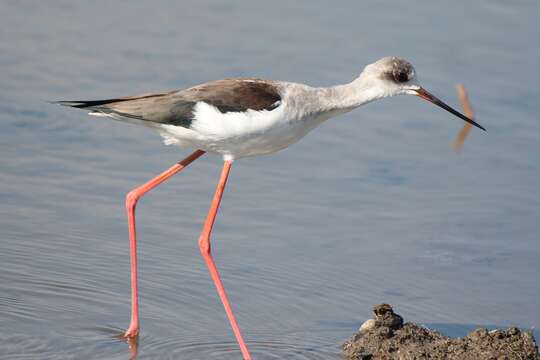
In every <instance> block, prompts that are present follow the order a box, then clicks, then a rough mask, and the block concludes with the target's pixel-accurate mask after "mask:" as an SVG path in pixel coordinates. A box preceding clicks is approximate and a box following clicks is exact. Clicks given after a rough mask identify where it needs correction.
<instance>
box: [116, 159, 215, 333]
mask: <svg viewBox="0 0 540 360" xmlns="http://www.w3.org/2000/svg"><path fill="white" fill-rule="evenodd" d="M204 153H205V152H204V151H202V150H197V151H195V152H194V153H193V154H191V155H189V156H188V157H187V158H185V159H184V160H182V161H180V162H179V163H176V164H174V166H172V167H170V168H169V169H167V170H166V171H164V172H162V173H161V174H159V175H158V176H156V177H155V178H153V179H152V180H150V181H148V182H147V183H145V184H144V185H141V186H139V187H137V188H135V189H133V190H131V191H130V192H129V193H128V194H127V196H126V210H127V216H128V226H129V250H130V255H131V321H130V323H129V327H128V329H127V330H126V332H125V333H124V336H125V337H136V336H137V335H138V334H139V328H140V327H139V297H138V291H137V233H136V229H135V207H136V206H137V201H138V200H139V199H140V198H141V197H142V196H143V195H144V194H146V193H147V192H149V191H150V190H152V189H153V188H155V187H156V186H158V185H159V184H161V183H162V182H164V181H165V180H167V179H168V178H170V177H171V176H173V175H174V174H177V173H178V172H180V171H181V170H182V169H184V168H185V167H186V166H188V165H189V164H191V163H192V162H193V161H195V160H197V159H198V158H199V157H200V156H201V155H203V154H204Z"/></svg>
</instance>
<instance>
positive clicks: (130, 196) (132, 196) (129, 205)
mask: <svg viewBox="0 0 540 360" xmlns="http://www.w3.org/2000/svg"><path fill="white" fill-rule="evenodd" d="M138 190H139V189H138V188H137V189H133V190H131V191H130V192H128V193H127V194H126V209H128V210H131V209H134V208H135V206H136V205H137V201H139V199H140V198H141V194H140V192H139V191H138Z"/></svg>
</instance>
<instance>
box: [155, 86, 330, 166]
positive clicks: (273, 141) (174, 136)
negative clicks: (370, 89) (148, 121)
mask: <svg viewBox="0 0 540 360" xmlns="http://www.w3.org/2000/svg"><path fill="white" fill-rule="evenodd" d="M295 90H297V89H295ZM302 90H304V89H302ZM297 91H298V90H297ZM304 91H305V90H304ZM287 95H290V92H289V94H285V95H284V96H283V99H282V102H281V104H280V105H279V106H278V107H276V108H275V109H273V110H271V111H268V110H261V111H256V110H248V111H246V112H227V113H222V112H220V111H219V110H218V109H217V108H215V107H214V106H212V105H209V104H207V103H204V102H199V103H197V105H196V106H195V109H194V110H195V111H194V120H193V122H192V124H191V126H190V129H186V128H183V127H178V126H174V125H161V130H160V133H161V134H162V136H163V137H164V138H165V143H166V144H176V145H179V146H189V147H196V148H199V149H202V150H206V151H209V152H214V153H219V154H222V155H223V156H224V157H225V158H227V159H237V158H241V157H246V156H254V155H262V154H269V153H273V152H276V151H279V150H281V149H284V148H286V147H287V146H289V145H291V144H293V143H295V142H297V141H298V140H300V139H301V138H302V137H304V136H305V135H306V134H307V133H308V132H309V131H310V130H312V129H314V128H315V127H316V126H317V125H319V124H320V123H321V122H323V121H324V120H326V119H328V118H329V117H330V116H331V115H330V114H326V113H321V112H317V111H313V107H311V108H310V103H309V102H306V101H302V102H298V101H294V100H293V101H290V100H291V99H292V98H291V96H287ZM294 99H298V94H296V96H295V97H294Z"/></svg>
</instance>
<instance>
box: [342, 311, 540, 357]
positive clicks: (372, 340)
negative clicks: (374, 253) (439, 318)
mask: <svg viewBox="0 0 540 360" xmlns="http://www.w3.org/2000/svg"><path fill="white" fill-rule="evenodd" d="M373 313H374V318H373V319H369V320H367V321H366V322H364V324H363V325H362V326H361V327H360V330H359V331H358V333H356V334H355V335H354V336H353V337H352V338H351V339H349V340H348V341H347V342H345V343H344V344H343V357H344V358H345V359H348V360H382V359H384V360H392V359H396V360H397V359H399V360H424V359H430V360H438V359H441V360H442V359H445V360H446V359H448V360H503V359H504V360H514V359H515V360H540V354H539V353H538V347H537V345H536V343H535V340H534V337H533V335H532V333H531V332H530V331H522V330H520V329H518V328H515V327H512V328H508V329H506V330H492V331H488V330H486V329H482V328H478V329H476V330H474V331H471V332H470V333H469V334H468V335H467V336H464V337H462V338H457V339H456V338H449V337H446V336H443V335H441V334H440V333H438V332H437V331H433V330H429V329H426V328H424V327H421V326H419V325H417V324H415V323H412V322H406V323H403V318H402V317H401V316H399V315H398V314H395V313H394V311H393V310H392V307H391V306H390V305H388V304H381V305H377V306H375V307H374V309H373Z"/></svg>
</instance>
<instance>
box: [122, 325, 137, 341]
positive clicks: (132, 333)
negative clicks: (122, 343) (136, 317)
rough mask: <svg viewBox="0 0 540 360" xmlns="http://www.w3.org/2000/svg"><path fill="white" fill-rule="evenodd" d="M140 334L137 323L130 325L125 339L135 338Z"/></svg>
mask: <svg viewBox="0 0 540 360" xmlns="http://www.w3.org/2000/svg"><path fill="white" fill-rule="evenodd" d="M138 336H139V327H138V326H137V325H129V328H128V329H127V330H126V332H125V333H124V336H123V338H124V339H135V338H137V337H138Z"/></svg>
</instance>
